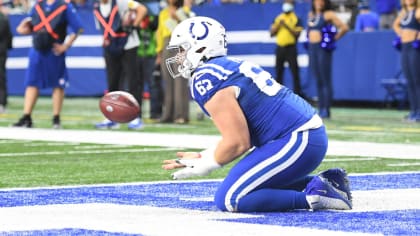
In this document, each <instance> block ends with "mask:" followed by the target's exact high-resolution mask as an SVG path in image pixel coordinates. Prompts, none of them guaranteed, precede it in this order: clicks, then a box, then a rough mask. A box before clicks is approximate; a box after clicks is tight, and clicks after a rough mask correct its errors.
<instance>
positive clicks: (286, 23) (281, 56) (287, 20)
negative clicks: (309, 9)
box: [270, 0, 305, 97]
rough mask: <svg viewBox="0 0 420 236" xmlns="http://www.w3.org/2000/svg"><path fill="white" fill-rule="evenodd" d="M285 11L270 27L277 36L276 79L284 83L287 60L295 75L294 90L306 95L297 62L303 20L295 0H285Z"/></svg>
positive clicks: (283, 8)
mask: <svg viewBox="0 0 420 236" xmlns="http://www.w3.org/2000/svg"><path fill="white" fill-rule="evenodd" d="M282 10H283V12H282V13H281V14H280V15H278V16H277V17H276V19H275V20H274V23H273V24H272V25H271V27H270V35H271V37H273V36H276V44H277V47H276V81H277V82H279V83H280V84H284V83H283V74H284V63H285V62H287V63H288V65H289V69H290V71H291V72H292V76H293V91H294V92H295V93H296V94H298V95H300V96H301V97H305V96H304V95H303V93H302V89H301V85H300V76H299V66H298V62H297V57H298V53H297V46H296V45H297V41H298V38H299V35H300V33H301V32H302V30H303V27H302V22H301V20H300V19H299V17H298V16H297V15H296V14H295V12H294V2H293V0H285V1H284V3H283V5H282Z"/></svg>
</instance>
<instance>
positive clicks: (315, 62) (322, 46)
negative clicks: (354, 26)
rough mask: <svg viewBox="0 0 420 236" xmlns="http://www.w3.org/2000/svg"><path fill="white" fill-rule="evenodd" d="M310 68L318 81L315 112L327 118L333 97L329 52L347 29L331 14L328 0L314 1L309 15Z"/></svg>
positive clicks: (332, 12)
mask: <svg viewBox="0 0 420 236" xmlns="http://www.w3.org/2000/svg"><path fill="white" fill-rule="evenodd" d="M307 31H308V40H309V45H308V54H309V67H310V70H311V71H312V73H313V75H314V76H315V78H316V80H317V83H316V84H317V94H318V112H319V115H320V116H321V117H322V118H327V119H328V118H330V116H331V112H330V107H331V105H332V104H331V103H332V98H333V89H332V78H331V73H332V68H331V67H332V55H333V50H334V49H335V42H336V41H337V40H339V39H340V38H341V37H343V35H344V34H345V33H346V32H347V31H348V26H347V25H346V24H344V23H343V22H342V21H341V20H340V19H339V18H338V17H337V15H336V14H335V13H334V11H333V10H332V7H331V2H330V1H329V0H313V1H312V6H311V10H310V12H309V16H308V29H307Z"/></svg>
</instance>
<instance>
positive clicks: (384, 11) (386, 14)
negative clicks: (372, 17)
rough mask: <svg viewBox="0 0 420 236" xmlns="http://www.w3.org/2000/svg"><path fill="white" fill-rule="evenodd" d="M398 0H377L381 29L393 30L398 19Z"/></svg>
mask: <svg viewBox="0 0 420 236" xmlns="http://www.w3.org/2000/svg"><path fill="white" fill-rule="evenodd" d="M398 8H399V4H398V0H376V12H377V13H378V14H379V28H380V29H391V28H392V24H393V22H394V20H395V17H397V12H398Z"/></svg>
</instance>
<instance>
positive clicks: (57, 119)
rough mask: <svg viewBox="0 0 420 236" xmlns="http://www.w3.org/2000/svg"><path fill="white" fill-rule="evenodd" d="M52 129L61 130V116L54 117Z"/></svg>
mask: <svg viewBox="0 0 420 236" xmlns="http://www.w3.org/2000/svg"><path fill="white" fill-rule="evenodd" d="M52 128H53V129H61V122H60V116H59V115H56V116H54V117H53V120H52Z"/></svg>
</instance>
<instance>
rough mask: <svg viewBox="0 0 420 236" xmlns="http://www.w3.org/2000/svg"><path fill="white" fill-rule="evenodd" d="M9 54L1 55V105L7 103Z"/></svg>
mask: <svg viewBox="0 0 420 236" xmlns="http://www.w3.org/2000/svg"><path fill="white" fill-rule="evenodd" d="M6 59H7V55H6V54H4V55H0V105H3V106H6V105H7V80H6Z"/></svg>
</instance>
